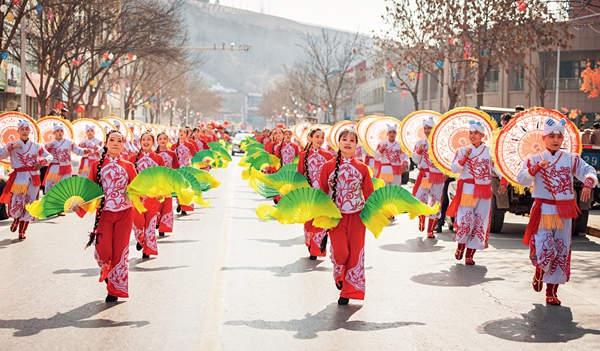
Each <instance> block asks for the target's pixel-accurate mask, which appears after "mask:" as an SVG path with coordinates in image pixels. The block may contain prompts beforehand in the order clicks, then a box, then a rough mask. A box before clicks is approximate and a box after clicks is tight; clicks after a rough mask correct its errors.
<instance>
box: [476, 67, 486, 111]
mask: <svg viewBox="0 0 600 351" xmlns="http://www.w3.org/2000/svg"><path fill="white" fill-rule="evenodd" d="M484 91H485V74H484V75H483V76H480V75H478V76H477V107H481V106H482V105H483V92H484Z"/></svg>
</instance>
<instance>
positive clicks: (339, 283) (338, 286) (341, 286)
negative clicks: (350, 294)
mask: <svg viewBox="0 0 600 351" xmlns="http://www.w3.org/2000/svg"><path fill="white" fill-rule="evenodd" d="M335 287H336V288H337V289H338V290H342V288H343V287H344V282H343V281H341V280H340V281H339V282H335Z"/></svg>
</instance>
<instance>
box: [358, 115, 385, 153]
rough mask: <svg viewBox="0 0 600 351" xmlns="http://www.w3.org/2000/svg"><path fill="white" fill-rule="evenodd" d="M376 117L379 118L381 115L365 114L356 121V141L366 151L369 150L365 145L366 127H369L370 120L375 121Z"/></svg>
mask: <svg viewBox="0 0 600 351" xmlns="http://www.w3.org/2000/svg"><path fill="white" fill-rule="evenodd" d="M378 118H381V117H380V116H367V117H363V118H361V120H360V121H358V123H356V134H358V142H359V143H360V145H362V146H363V147H364V148H365V150H367V151H369V150H368V148H367V146H366V143H365V140H366V137H367V129H368V128H369V125H371V123H372V122H375V121H376V120H377V119H378Z"/></svg>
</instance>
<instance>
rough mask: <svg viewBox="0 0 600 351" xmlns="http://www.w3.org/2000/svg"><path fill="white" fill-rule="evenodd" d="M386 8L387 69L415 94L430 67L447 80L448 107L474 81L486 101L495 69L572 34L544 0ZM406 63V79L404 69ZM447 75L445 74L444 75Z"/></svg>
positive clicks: (429, 0) (391, 4)
mask: <svg viewBox="0 0 600 351" xmlns="http://www.w3.org/2000/svg"><path fill="white" fill-rule="evenodd" d="M386 8H387V13H386V14H385V15H384V16H383V18H384V22H385V23H386V24H387V26H388V30H387V31H385V32H384V33H383V34H382V35H380V36H379V37H376V43H377V44H378V47H379V48H380V51H381V53H380V55H381V56H382V57H384V59H385V60H387V62H389V64H387V63H386V65H387V68H388V74H391V71H395V72H396V73H397V75H398V78H397V79H399V80H400V88H401V89H404V90H407V91H409V92H410V93H411V95H413V99H416V96H417V94H416V92H417V91H418V89H419V85H418V77H419V76H422V75H423V74H424V73H429V74H430V75H431V76H432V77H433V78H434V79H435V80H437V81H438V83H440V84H442V85H447V87H448V98H449V102H450V103H449V108H452V107H454V105H455V104H456V103H457V102H458V101H459V99H460V95H461V92H462V91H464V90H465V89H466V88H468V87H470V86H471V83H472V82H474V84H475V92H476V94H477V105H478V106H480V105H482V104H483V93H484V91H485V88H486V77H487V76H488V75H489V74H490V72H491V71H492V70H495V69H502V68H503V69H508V68H507V67H513V66H514V65H515V64H517V63H522V62H523V59H524V57H525V56H526V55H527V54H529V53H530V52H533V51H537V50H539V49H543V50H544V49H545V50H550V48H556V47H557V46H559V45H560V46H561V47H563V48H566V44H567V42H568V40H569V39H570V38H571V37H572V36H571V35H570V34H569V33H568V31H567V30H566V26H567V25H566V24H563V23H561V22H557V19H558V15H557V14H553V13H550V12H549V10H548V7H547V2H546V1H543V0H531V1H527V4H525V8H523V6H522V5H521V6H517V2H515V1H512V0H473V1H464V0H424V1H421V2H419V4H418V6H415V5H414V4H412V2H411V1H409V0H397V1H394V0H387V1H386ZM390 66H391V67H390ZM407 67H409V73H408V75H409V79H408V80H406V78H405V77H406V75H402V74H401V73H402V72H406V68H407ZM444 70H447V71H446V72H448V73H447V74H445V75H444V74H442V73H443V72H444ZM411 73H413V75H412V76H413V77H414V76H415V75H416V76H417V80H414V79H412V77H410V76H411ZM444 76H445V77H447V80H442V79H441V77H444ZM417 106H418V101H416V100H415V108H417Z"/></svg>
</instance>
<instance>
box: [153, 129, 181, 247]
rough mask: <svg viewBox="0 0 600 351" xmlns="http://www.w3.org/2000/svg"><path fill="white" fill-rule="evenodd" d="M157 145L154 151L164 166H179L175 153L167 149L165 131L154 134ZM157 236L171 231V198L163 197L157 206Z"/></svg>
mask: <svg viewBox="0 0 600 351" xmlns="http://www.w3.org/2000/svg"><path fill="white" fill-rule="evenodd" d="M156 141H157V143H158V147H157V148H156V153H157V154H159V155H160V156H162V158H163V159H164V161H165V166H166V167H170V168H173V169H177V168H179V161H178V160H177V154H176V153H175V152H174V151H171V150H169V148H168V147H167V144H168V143H169V136H168V135H167V134H165V133H159V134H158V135H157V136H156ZM158 223H159V225H158V236H165V233H172V232H173V199H172V198H170V197H169V198H165V200H164V201H163V202H162V203H161V204H160V206H159V208H158Z"/></svg>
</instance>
